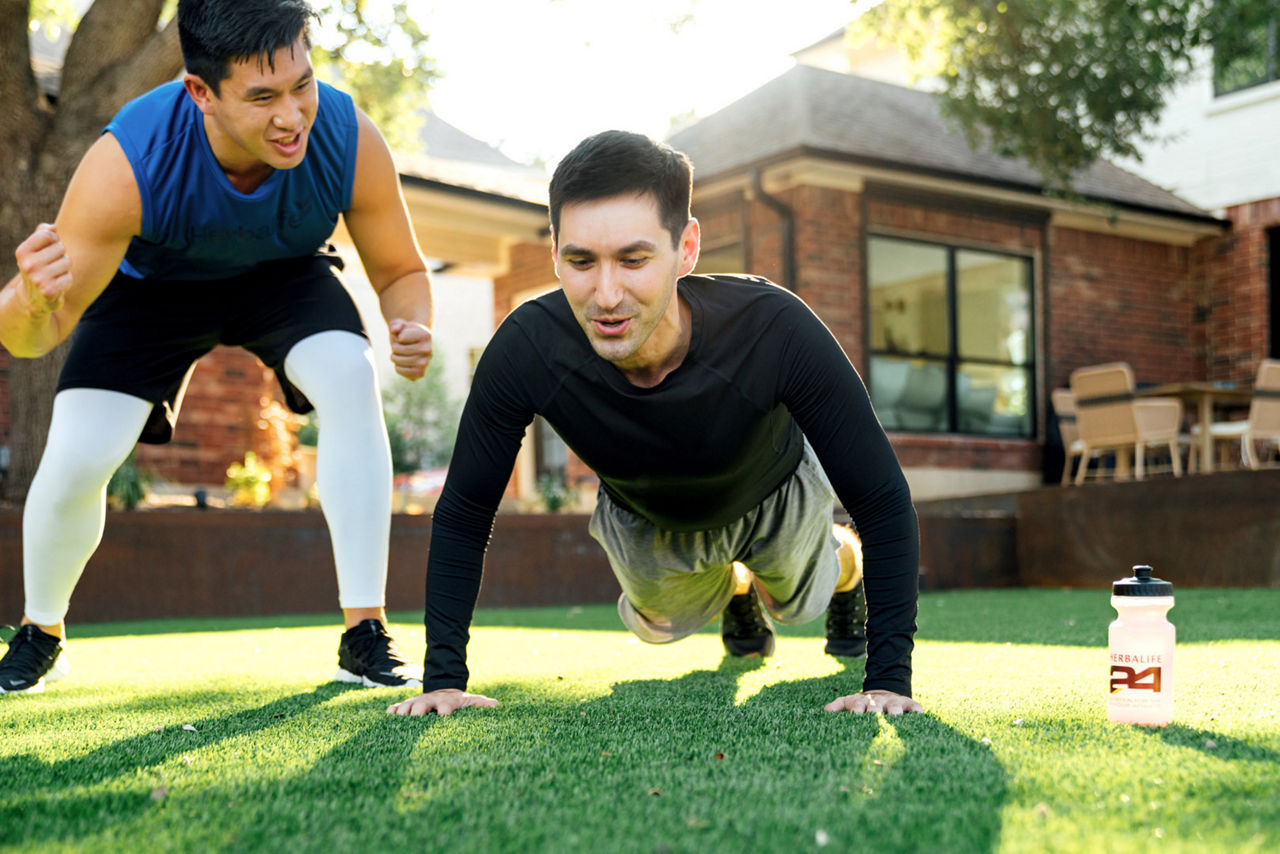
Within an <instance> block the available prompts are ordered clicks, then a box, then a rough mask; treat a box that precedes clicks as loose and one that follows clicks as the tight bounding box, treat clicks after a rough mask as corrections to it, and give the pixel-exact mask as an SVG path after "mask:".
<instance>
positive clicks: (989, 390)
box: [956, 363, 1032, 436]
mask: <svg viewBox="0 0 1280 854" xmlns="http://www.w3.org/2000/svg"><path fill="white" fill-rule="evenodd" d="M1030 393H1031V373H1030V371H1029V370H1027V369H1026V368H1006V367H998V366H995V365H976V364H971V363H961V365H960V370H959V375H958V376H957V378H956V413H957V419H958V424H957V427H958V429H959V431H960V432H961V433H981V434H983V435H987V436H1030V435H1031V429H1032V423H1031V406H1030V401H1029V397H1030Z"/></svg>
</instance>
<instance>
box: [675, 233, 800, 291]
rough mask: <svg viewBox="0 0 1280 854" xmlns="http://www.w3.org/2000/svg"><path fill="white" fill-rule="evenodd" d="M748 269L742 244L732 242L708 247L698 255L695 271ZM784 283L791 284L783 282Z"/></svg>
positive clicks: (730, 271)
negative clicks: (726, 244)
mask: <svg viewBox="0 0 1280 854" xmlns="http://www.w3.org/2000/svg"><path fill="white" fill-rule="evenodd" d="M746 269H747V263H746V261H745V260H744V258H743V253H742V244H741V243H731V244H729V245H728V246H721V247H719V248H717V249H707V250H705V251H703V252H701V253H699V255H698V265H697V267H695V268H694V272H695V273H698V274H700V275H710V274H712V273H742V272H744V271H745V270H746ZM783 284H790V283H789V282H788V283H783Z"/></svg>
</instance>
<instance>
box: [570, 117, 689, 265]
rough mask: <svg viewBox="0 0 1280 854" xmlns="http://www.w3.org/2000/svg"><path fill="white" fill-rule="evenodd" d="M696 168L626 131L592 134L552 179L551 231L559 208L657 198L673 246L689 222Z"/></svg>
mask: <svg viewBox="0 0 1280 854" xmlns="http://www.w3.org/2000/svg"><path fill="white" fill-rule="evenodd" d="M692 192H693V164H692V163H690V162H689V158H688V157H687V156H685V154H684V153H683V152H680V151H676V150H675V149H674V148H672V147H671V146H669V145H667V144H666V143H662V142H654V141H653V140H652V139H649V137H647V136H644V135H643V134H638V133H629V132H628V131H622V130H608V131H605V132H604V133H598V134H596V135H594V136H589V137H587V138H586V139H584V140H583V141H582V142H580V143H578V145H577V146H576V147H575V148H574V149H573V151H570V152H569V153H568V154H566V155H565V157H564V159H563V160H561V161H560V164H559V165H558V166H556V171H555V174H554V175H552V176H551V228H552V229H554V230H555V231H556V232H557V233H559V230H560V210H561V209H562V208H563V207H564V206H565V205H569V204H574V203H575V202H590V201H596V200H597V199H608V198H612V197H614V196H622V195H627V194H635V195H644V194H646V193H647V194H652V195H653V197H654V198H655V199H657V201H658V217H659V218H660V219H661V220H662V224H663V226H664V227H665V228H666V229H667V231H668V232H670V233H671V243H672V245H679V243H680V235H681V234H682V233H683V232H684V227H685V225H687V224H688V222H689V197H690V195H692Z"/></svg>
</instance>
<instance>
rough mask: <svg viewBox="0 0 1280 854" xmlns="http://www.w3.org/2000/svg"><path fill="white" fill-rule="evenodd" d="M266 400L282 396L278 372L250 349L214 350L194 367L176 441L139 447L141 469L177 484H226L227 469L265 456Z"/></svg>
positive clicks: (227, 348)
mask: <svg viewBox="0 0 1280 854" xmlns="http://www.w3.org/2000/svg"><path fill="white" fill-rule="evenodd" d="M264 398H265V399H266V401H265V402H268V403H269V402H270V401H271V400H275V399H278V398H279V387H278V385H277V383H276V379H275V374H274V373H273V372H272V371H271V370H270V369H268V368H267V367H266V366H264V365H263V364H262V363H261V362H259V361H258V359H257V357H256V356H254V355H252V354H251V353H249V352H248V351H246V350H241V349H239V348H233V347H218V348H216V349H215V350H214V351H213V352H212V353H210V354H209V355H207V356H205V357H204V358H203V359H201V360H200V362H199V363H198V364H197V366H196V371H195V373H194V374H193V375H192V377H191V382H190V384H189V385H188V386H187V394H186V397H185V398H184V399H183V402H182V409H181V412H180V413H179V416H180V417H179V419H178V426H177V428H176V429H175V430H174V433H173V440H172V441H170V442H169V443H168V444H166V445H139V446H138V465H139V467H141V468H145V469H150V470H152V471H154V472H155V473H156V474H158V475H160V476H161V477H163V478H165V479H166V480H170V481H173V482H177V483H190V484H213V485H220V484H222V483H223V481H225V480H226V471H227V466H228V465H230V464H231V463H233V462H236V461H239V460H242V459H244V455H245V452H246V451H249V450H252V451H254V452H255V453H258V454H259V455H263V454H264V451H267V450H268V448H269V444H268V443H267V442H266V441H264V440H265V439H266V438H267V434H268V432H269V427H270V425H268V424H265V423H260V422H261V421H262V414H263V404H264V400H263V399H264ZM264 462H266V463H267V464H268V465H272V466H273V467H278V466H276V465H275V464H277V463H279V462H281V461H278V460H274V459H271V458H267V459H265V460H264Z"/></svg>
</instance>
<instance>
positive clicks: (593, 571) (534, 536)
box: [0, 470, 1280, 622]
mask: <svg viewBox="0 0 1280 854" xmlns="http://www.w3.org/2000/svg"><path fill="white" fill-rule="evenodd" d="M917 509H918V512H919V516H920V537H921V561H920V564H921V586H922V588H923V589H925V590H927V591H931V590H947V589H956V588H974V587H1012V586H1050V587H1059V586H1069V587H1089V588H1094V589H1097V588H1105V586H1106V585H1107V584H1108V583H1109V582H1110V581H1111V580H1112V579H1114V578H1117V577H1119V576H1120V575H1121V574H1125V573H1126V572H1127V570H1128V568H1129V567H1130V566H1132V565H1133V564H1135V563H1150V564H1152V565H1153V566H1155V567H1157V572H1158V574H1160V575H1162V576H1164V577H1167V578H1169V579H1171V580H1173V581H1174V582H1175V583H1176V584H1178V585H1179V586H1244V587H1250V586H1267V587H1280V470H1271V471H1262V472H1231V473H1223V474H1216V475H1213V476H1211V477H1203V476H1202V477H1184V478H1178V479H1174V478H1170V477H1161V478H1157V479H1154V480H1149V481H1146V482H1143V483H1119V484H1113V483H1107V484H1091V485H1087V486H1084V487H1080V488H1074V487H1072V488H1058V487H1046V488H1044V489H1040V490H1035V491H1031V492H1024V493H1018V494H1016V495H1004V496H987V497H984V498H974V499H953V500H950V501H940V502H922V503H921V504H920V505H919V506H918V508H917ZM21 527H22V526H21V517H20V514H19V513H17V512H15V511H12V510H9V511H0V622H14V621H16V620H17V619H18V617H19V616H20V614H21V610H22V560H21ZM430 537H431V521H430V519H429V518H427V517H425V516H396V517H395V518H394V521H393V524H392V534H391V571H390V574H389V577H388V581H387V605H388V607H390V608H392V609H397V610H410V611H417V610H420V609H421V608H422V604H423V591H424V579H425V573H426V565H427V546H428V543H429V542H430ZM617 596H618V585H617V582H616V581H614V578H613V574H612V573H611V572H610V571H609V566H608V563H607V561H606V560H605V557H604V553H603V551H601V549H600V547H599V546H598V545H597V544H596V543H595V542H594V541H593V540H592V539H591V538H590V537H589V536H588V534H587V518H586V517H585V516H573V515H564V516H520V515H505V514H504V515H500V516H499V517H498V519H497V523H496V525H495V528H494V534H493V541H492V544H491V545H490V548H489V553H488V558H487V560H486V563H485V577H484V582H483V585H482V587H481V592H480V602H479V604H480V606H481V607H503V606H523V605H560V604H589V603H606V602H613V601H615V600H616V599H617ZM336 607H337V583H336V581H335V578H334V571H333V555H332V551H331V549H330V546H329V535H328V530H327V528H326V527H325V523H324V518H323V517H322V516H321V515H320V513H318V512H276V511H263V512H252V511H230V510H210V511H198V510H151V511H143V512H133V513H126V512H112V513H109V514H108V519H107V529H106V534H105V536H104V538H103V542H102V546H101V547H100V548H99V549H98V552H97V553H96V554H95V555H94V557H93V559H92V560H91V561H90V562H89V566H88V567H87V568H86V570H85V574H84V577H83V578H82V579H81V581H80V585H79V587H78V588H77V590H76V595H75V597H74V598H73V600H72V611H71V614H70V619H72V620H75V621H77V622H99V621H110V620H124V619H143V618H150V617H184V616H202V617H217V616H232V615H248V614H284V613H323V612H325V611H331V610H333V609H335V608H336Z"/></svg>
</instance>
